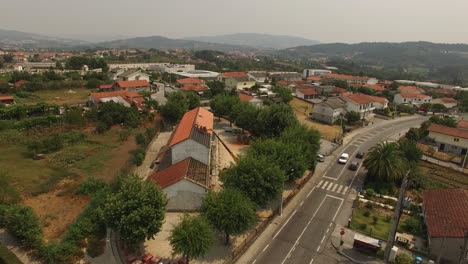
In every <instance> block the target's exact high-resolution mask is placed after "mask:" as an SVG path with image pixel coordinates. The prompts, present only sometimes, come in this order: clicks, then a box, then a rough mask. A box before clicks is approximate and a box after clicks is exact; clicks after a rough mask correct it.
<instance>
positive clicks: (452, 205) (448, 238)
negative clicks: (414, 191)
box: [423, 189, 468, 263]
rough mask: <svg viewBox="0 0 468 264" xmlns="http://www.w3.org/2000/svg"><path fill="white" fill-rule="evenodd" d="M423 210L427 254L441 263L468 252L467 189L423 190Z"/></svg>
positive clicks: (452, 260)
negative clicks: (467, 242)
mask: <svg viewBox="0 0 468 264" xmlns="http://www.w3.org/2000/svg"><path fill="white" fill-rule="evenodd" d="M423 212H424V220H425V223H426V226H427V238H428V244H429V252H430V257H431V258H432V259H433V260H436V259H438V257H439V256H440V259H441V262H440V263H466V262H459V260H460V256H467V254H468V248H467V247H466V244H465V239H466V236H468V233H467V232H468V190H464V189H432V190H423Z"/></svg>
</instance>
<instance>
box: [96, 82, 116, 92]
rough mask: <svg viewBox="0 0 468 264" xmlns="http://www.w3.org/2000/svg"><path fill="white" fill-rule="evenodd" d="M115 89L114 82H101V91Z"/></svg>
mask: <svg viewBox="0 0 468 264" xmlns="http://www.w3.org/2000/svg"><path fill="white" fill-rule="evenodd" d="M113 89H114V85H113V84H101V85H99V91H100V92H107V91H112V90H113Z"/></svg>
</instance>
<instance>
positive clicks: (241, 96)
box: [239, 93, 263, 107]
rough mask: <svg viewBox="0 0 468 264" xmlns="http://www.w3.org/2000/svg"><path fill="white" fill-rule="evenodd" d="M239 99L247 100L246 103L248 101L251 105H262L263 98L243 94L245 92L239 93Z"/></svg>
mask: <svg viewBox="0 0 468 264" xmlns="http://www.w3.org/2000/svg"><path fill="white" fill-rule="evenodd" d="M239 99H240V100H241V101H242V102H248V103H250V104H251V105H253V106H255V107H262V106H263V100H262V99H259V98H256V97H253V96H251V95H248V94H245V93H239Z"/></svg>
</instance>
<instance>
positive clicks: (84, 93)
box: [15, 88, 93, 105]
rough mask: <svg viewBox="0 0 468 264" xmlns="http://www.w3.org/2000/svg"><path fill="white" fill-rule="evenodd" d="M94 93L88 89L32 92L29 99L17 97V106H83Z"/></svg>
mask: <svg viewBox="0 0 468 264" xmlns="http://www.w3.org/2000/svg"><path fill="white" fill-rule="evenodd" d="M91 92H93V91H92V90H90V89H86V88H74V89H63V90H43V91H37V92H31V93H30V94H31V96H30V97H27V98H20V97H18V96H15V100H16V103H17V104H36V103H40V102H46V103H50V104H58V105H63V104H69V105H73V104H83V103H86V101H87V100H88V95H89V94H90V93H91Z"/></svg>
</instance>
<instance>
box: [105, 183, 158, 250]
mask: <svg viewBox="0 0 468 264" xmlns="http://www.w3.org/2000/svg"><path fill="white" fill-rule="evenodd" d="M166 204H167V198H166V196H165V195H164V193H163V192H162V191H161V190H160V189H158V188H156V186H155V185H154V184H153V183H151V182H148V181H143V180H141V179H140V178H139V177H138V175H129V176H127V177H123V178H121V179H120V182H119V184H118V188H117V191H116V192H114V193H111V194H109V195H108V196H107V198H106V203H105V205H104V208H103V216H104V219H105V221H106V223H107V225H108V226H109V227H110V228H112V229H114V230H115V231H116V232H118V233H119V235H120V237H121V238H122V240H123V241H124V242H125V243H126V244H127V245H128V246H130V247H136V246H138V245H139V244H140V243H143V242H144V241H145V239H151V238H153V237H154V236H155V235H156V234H157V233H158V232H159V231H160V230H161V227H162V224H163V220H164V213H165V209H166Z"/></svg>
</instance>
